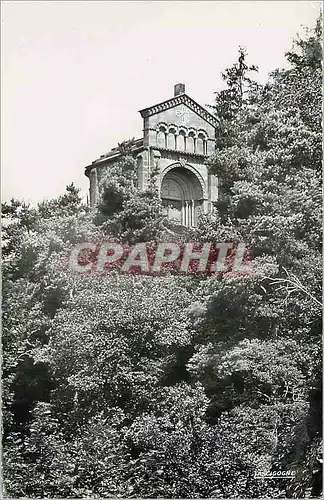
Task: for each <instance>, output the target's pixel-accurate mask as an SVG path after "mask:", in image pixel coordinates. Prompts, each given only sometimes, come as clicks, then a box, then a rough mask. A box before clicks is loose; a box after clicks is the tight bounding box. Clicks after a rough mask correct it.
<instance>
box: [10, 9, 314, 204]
mask: <svg viewBox="0 0 324 500" xmlns="http://www.w3.org/2000/svg"><path fill="white" fill-rule="evenodd" d="M320 5H321V3H320V2H311V1H300V0H299V1H285V2H281V1H273V0H271V1H263V2H262V1H218V2H216V1H211V0H210V1H197V2H196V1H188V0H187V1H171V2H170V1H161V2H157V1H156V2H150V1H134V0H132V1H125V2H123V1H116V2H113V1H88V2H79V1H70V2H60V1H44V2H42V1H34V2H29V1H23V2H19V1H2V2H1V23H2V29H1V32H2V33H1V42H2V43H1V69H2V71H1V75H2V78H1V86H2V88H1V146H2V147H1V196H2V201H7V200H9V199H10V198H12V197H14V198H18V199H24V200H25V201H29V202H30V203H32V204H35V203H37V202H38V201H40V200H42V199H44V198H53V197H56V196H59V195H60V194H63V193H64V190H65V187H66V186H67V185H68V184H70V183H71V182H74V184H75V185H76V186H77V187H78V188H80V189H81V193H82V195H83V196H84V197H86V195H87V192H88V179H87V178H86V177H85V175H84V168H85V166H87V165H89V164H90V163H92V161H93V160H95V159H96V158H98V157H99V156H100V155H102V154H104V153H106V152H108V151H109V150H110V149H111V148H112V147H115V146H116V145H117V143H118V142H121V141H123V140H126V139H129V138H132V137H135V138H139V137H141V136H142V119H141V116H140V114H139V113H138V110H140V109H142V108H146V107H148V106H151V105H154V104H156V103H158V102H161V101H164V100H166V99H169V98H171V97H173V86H174V84H175V83H179V82H182V83H185V85H186V93H187V94H188V95H190V96H191V97H192V98H193V99H195V100H196V101H197V102H199V103H200V104H201V105H203V106H205V105H206V104H212V102H213V97H214V92H215V91H217V90H220V89H221V88H222V86H223V84H222V79H221V72H222V71H224V69H225V68H227V67H229V66H231V65H232V64H233V63H234V62H235V60H236V59H237V51H238V47H239V46H243V47H246V49H247V51H248V54H249V56H248V63H250V64H256V65H257V66H259V75H258V79H259V81H260V82H265V81H266V80H267V77H268V74H269V72H270V71H272V70H273V69H275V68H277V67H283V66H285V65H286V62H285V58H284V53H285V52H286V51H287V50H289V49H290V48H291V45H292V40H293V38H294V37H295V36H296V33H297V32H300V31H301V27H302V26H308V27H313V26H314V25H315V22H316V19H317V17H318V14H319V10H320Z"/></svg>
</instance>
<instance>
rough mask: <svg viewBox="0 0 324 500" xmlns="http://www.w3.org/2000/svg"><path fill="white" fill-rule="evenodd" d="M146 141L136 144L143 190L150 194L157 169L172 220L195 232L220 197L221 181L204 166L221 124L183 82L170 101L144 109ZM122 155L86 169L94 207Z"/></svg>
mask: <svg viewBox="0 0 324 500" xmlns="http://www.w3.org/2000/svg"><path fill="white" fill-rule="evenodd" d="M140 114H141V116H142V118H143V136H142V137H141V138H140V139H137V140H135V141H134V143H133V145H132V149H131V154H132V155H133V156H134V158H136V162H137V175H138V187H139V189H141V190H145V189H146V188H147V186H148V182H149V178H150V175H151V172H152V171H153V169H154V170H155V171H157V172H158V189H159V193H160V197H161V199H162V204H163V206H164V207H165V211H166V214H167V216H168V218H169V219H175V220H176V221H177V222H178V223H179V224H181V225H183V226H186V227H195V226H196V225H197V221H198V218H199V216H200V215H201V214H208V213H211V212H212V210H213V202H215V201H217V198H218V179H217V177H216V176H215V175H213V174H210V173H209V172H208V169H207V166H206V164H205V162H206V159H207V158H208V156H210V155H212V154H213V152H214V150H215V133H216V127H217V124H218V122H217V119H216V118H215V117H214V116H213V115H212V114H210V113H209V112H208V111H207V110H206V109H205V108H203V107H202V106H200V105H199V104H198V103H197V102H196V101H194V100H193V99H191V97H189V96H188V95H187V94H186V93H185V86H184V84H182V83H179V84H176V85H175V87H174V96H173V97H172V98H171V99H168V100H167V101H164V102H161V103H159V104H155V105H153V106H150V107H148V108H145V109H142V110H140ZM119 156H120V152H119V149H118V148H114V149H112V150H111V151H110V152H109V153H107V154H105V155H102V156H101V157H100V158H98V159H97V160H95V161H94V162H92V164H91V165H88V166H87V167H86V169H85V174H86V176H87V177H89V179H90V206H91V207H95V206H96V205H97V204H98V202H99V200H100V195H101V193H100V188H99V186H100V180H101V178H102V176H103V174H104V173H105V172H106V171H107V169H108V170H109V167H110V166H111V165H112V164H113V163H115V162H116V161H117V160H118V158H119Z"/></svg>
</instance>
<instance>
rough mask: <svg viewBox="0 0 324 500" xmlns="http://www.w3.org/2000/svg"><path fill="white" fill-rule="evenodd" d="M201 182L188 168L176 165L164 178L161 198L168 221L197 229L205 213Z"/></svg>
mask: <svg viewBox="0 0 324 500" xmlns="http://www.w3.org/2000/svg"><path fill="white" fill-rule="evenodd" d="M201 182H202V181H201V180H199V178H198V177H197V175H195V173H194V172H193V171H191V170H189V169H188V168H186V167H184V166H181V165H180V164H179V163H178V164H175V165H174V167H173V168H171V169H168V170H167V172H166V173H165V174H164V175H163V177H162V182H161V190H160V196H161V199H162V204H163V206H164V207H165V213H166V216H167V217H168V219H173V220H176V221H177V222H178V223H179V224H181V225H183V226H186V227H195V226H196V225H197V221H198V218H199V216H200V214H202V213H203V203H204V189H203V186H202V184H201Z"/></svg>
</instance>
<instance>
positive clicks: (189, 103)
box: [140, 94, 218, 128]
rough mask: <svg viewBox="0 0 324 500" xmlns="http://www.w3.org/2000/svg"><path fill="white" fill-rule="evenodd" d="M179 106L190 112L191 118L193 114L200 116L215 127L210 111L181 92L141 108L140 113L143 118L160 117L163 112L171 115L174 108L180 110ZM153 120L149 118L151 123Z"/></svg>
mask: <svg viewBox="0 0 324 500" xmlns="http://www.w3.org/2000/svg"><path fill="white" fill-rule="evenodd" d="M181 108H185V109H186V111H187V112H188V113H190V116H191V118H192V119H193V117H194V115H195V116H196V117H200V118H201V119H202V120H203V122H206V123H209V124H210V125H211V126H212V127H213V128H215V127H216V126H217V124H218V120H217V119H216V118H215V117H214V116H213V115H212V114H211V113H209V112H208V111H207V110H206V109H205V108H203V107H202V106H200V104H198V103H197V102H196V101H194V100H193V99H191V97H189V96H187V95H186V94H181V95H179V96H177V97H173V98H172V99H169V100H168V101H164V102H161V103H159V104H156V105H155V106H151V107H149V108H145V109H142V110H141V111H140V113H141V116H142V117H143V118H148V117H150V118H151V117H153V116H155V115H157V114H158V115H160V117H161V116H162V115H163V114H164V113H166V114H165V116H166V117H168V116H171V117H173V111H172V110H174V109H177V110H180V109H181ZM176 116H177V115H176ZM155 121H156V120H150V122H151V123H154V122H155ZM178 121H179V117H177V122H178ZM196 121H197V118H196ZM157 122H158V120H157ZM200 123H201V122H200Z"/></svg>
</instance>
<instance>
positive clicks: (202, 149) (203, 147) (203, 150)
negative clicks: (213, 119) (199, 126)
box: [197, 134, 207, 155]
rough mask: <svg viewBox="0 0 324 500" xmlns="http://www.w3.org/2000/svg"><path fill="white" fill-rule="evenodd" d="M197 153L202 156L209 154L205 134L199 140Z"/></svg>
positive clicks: (200, 135)
mask: <svg viewBox="0 0 324 500" xmlns="http://www.w3.org/2000/svg"><path fill="white" fill-rule="evenodd" d="M197 153H198V154H200V155H206V154H207V140H206V136H205V135H204V134H199V135H198V139H197Z"/></svg>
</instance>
